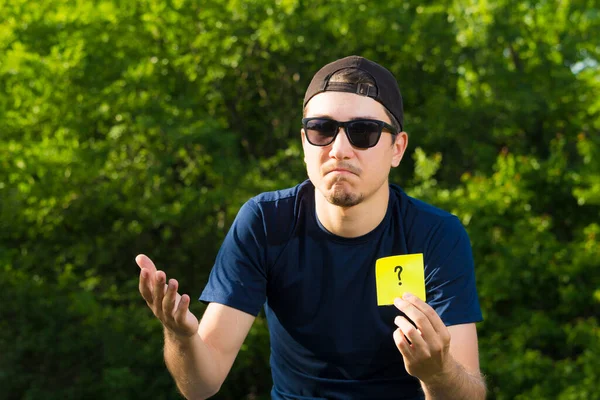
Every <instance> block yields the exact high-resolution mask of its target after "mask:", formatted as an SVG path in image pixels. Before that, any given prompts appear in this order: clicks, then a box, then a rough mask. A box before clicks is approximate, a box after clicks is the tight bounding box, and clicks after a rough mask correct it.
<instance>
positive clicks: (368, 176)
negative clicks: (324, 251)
mask: <svg viewBox="0 0 600 400" xmlns="http://www.w3.org/2000/svg"><path fill="white" fill-rule="evenodd" d="M304 117H305V118H304V119H303V129H302V139H303V140H302V145H303V148H304V156H305V157H304V159H305V162H306V164H307V171H308V175H309V178H310V179H311V181H312V182H313V184H314V185H315V187H316V188H317V189H318V190H319V191H320V192H321V193H322V194H323V196H324V197H325V198H326V199H327V200H328V201H329V202H330V203H331V204H334V205H337V206H341V207H351V206H354V205H357V204H359V203H361V202H363V201H364V200H365V199H368V198H370V197H371V196H372V195H373V194H375V193H378V192H379V191H381V190H385V191H386V193H387V179H388V175H389V172H390V168H392V167H396V166H398V164H399V163H400V160H401V159H402V155H403V153H404V150H405V149H406V144H407V140H408V137H407V135H406V133H405V132H403V131H402V124H403V122H404V121H403V117H404V114H403V109H402V97H401V95H400V90H399V89H398V84H397V82H396V79H395V78H394V76H393V75H392V74H391V73H390V72H389V71H388V70H387V69H385V68H383V67H382V66H380V65H378V64H376V63H374V62H372V61H369V60H367V59H365V58H362V57H357V56H351V57H346V58H343V59H341V60H337V61H335V62H333V63H330V64H327V65H326V66H324V67H323V68H322V69H321V70H319V71H318V72H317V73H316V74H315V76H314V77H313V79H312V81H311V83H310V85H309V87H308V89H307V91H306V95H305V97H304ZM336 121H337V122H338V123H336ZM348 121H352V122H351V123H350V124H344V125H343V126H342V125H341V124H339V122H348ZM388 137H389V138H388ZM384 185H385V188H384ZM382 188H383V189H382Z"/></svg>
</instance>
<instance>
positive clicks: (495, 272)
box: [0, 0, 600, 400]
mask: <svg viewBox="0 0 600 400" xmlns="http://www.w3.org/2000/svg"><path fill="white" fill-rule="evenodd" d="M0 15H2V19H0V90H1V93H2V95H1V96H0V284H1V285H2V287H3V289H4V290H3V291H2V292H1V294H0V301H1V303H0V304H2V306H1V307H0V352H1V354H2V357H0V386H1V387H2V388H3V390H2V393H3V395H4V396H6V398H8V399H37V398H41V397H43V398H49V399H64V398H98V399H103V398H110V399H113V398H131V399H134V398H139V399H146V398H159V399H161V398H163V399H174V398H179V395H178V394H177V392H176V389H175V387H174V385H173V382H172V380H171V379H170V377H169V375H168V373H167V371H166V368H165V367H164V363H163V361H162V337H161V327H160V324H159V323H158V322H157V321H156V320H155V319H154V318H153V317H152V314H151V312H150V311H149V310H148V309H147V307H146V306H145V304H144V302H143V300H142V299H141V297H140V296H139V294H138V292H137V273H138V267H137V266H135V264H134V262H133V258H134V256H135V255H136V254H137V253H140V252H146V253H148V254H149V255H150V256H151V257H152V258H153V259H155V261H156V262H157V264H158V265H159V268H164V269H165V270H166V272H167V274H169V275H170V276H174V277H177V278H178V279H179V280H180V282H181V287H182V291H183V292H187V293H190V294H191V295H192V296H197V295H199V293H200V291H201V290H202V288H203V286H204V283H205V282H206V279H207V276H208V273H209V271H210V268H211V266H212V262H213V261H214V257H215V255H216V252H217V250H218V248H219V245H220V243H221V241H222V238H223V237H224V235H225V233H226V231H227V229H228V227H229V225H230V223H231V221H232V220H233V218H234V216H235V214H236V212H237V210H238V208H239V206H240V205H241V204H242V203H243V202H244V201H245V200H247V199H248V198H249V197H250V196H252V195H254V194H256V193H258V192H260V191H264V190H273V189H276V188H281V187H285V186H290V185H293V184H295V183H297V182H298V181H300V180H302V179H305V176H306V174H305V171H304V165H303V162H302V150H301V147H300V144H299V127H300V123H299V120H300V116H301V113H302V110H301V106H302V98H303V94H304V90H305V88H306V86H307V84H308V81H309V79H310V78H311V77H312V75H313V74H314V72H315V71H316V70H317V69H318V68H319V67H321V66H322V65H323V64H324V63H326V62H329V61H331V60H333V59H335V58H338V57H342V56H345V55H349V54H362V55H364V56H366V57H370V58H372V59H374V60H376V61H378V62H380V63H381V64H383V65H385V66H387V67H388V68H389V69H390V70H391V71H392V72H393V73H394V74H395V75H396V76H397V78H398V81H399V83H400V87H401V90H402V93H403V96H404V99H405V104H406V106H405V108H406V126H407V128H406V129H407V130H408V131H409V134H410V148H409V152H410V151H411V149H416V150H414V157H408V156H407V157H405V159H404V160H403V162H402V165H401V167H400V168H398V170H397V171H395V172H394V173H393V174H392V181H394V182H397V183H400V184H401V185H403V186H405V187H406V188H407V189H408V190H409V191H410V193H411V194H414V195H415V196H418V197H420V198H423V199H424V200H427V201H430V202H432V203H434V204H436V205H438V206H440V207H442V208H445V209H448V210H450V211H452V212H454V213H455V214H457V215H458V216H459V217H460V218H461V219H462V221H463V223H464V224H465V226H466V227H467V229H468V231H469V233H470V236H471V239H472V242H473V251H474V256H475V260H476V265H477V279H478V284H479V292H480V299H481V304H482V308H483V311H484V317H485V321H484V322H483V323H482V324H481V325H480V330H479V333H480V352H481V359H482V369H483V371H484V373H485V374H486V375H487V379H488V386H489V389H490V398H495V399H543V398H559V399H565V400H567V399H568V400H570V399H595V398H599V397H598V393H597V390H596V387H597V382H598V379H599V378H600V364H599V361H598V356H597V355H598V354H600V348H599V343H600V340H599V339H600V328H599V323H600V322H599V319H598V315H600V305H599V303H600V273H599V271H598V262H597V260H598V259H599V255H600V254H599V253H600V247H599V245H598V243H599V240H598V237H599V236H600V224H599V221H600V218H599V217H600V161H599V160H600V139H599V137H600V135H598V133H599V131H600V96H598V93H600V79H598V77H599V76H600V74H599V67H598V62H599V60H600V48H599V47H598V45H597V40H596V37H597V35H596V34H595V32H598V31H600V12H599V11H598V8H597V6H595V4H594V2H592V1H585V0H584V1H578V0H569V1H562V2H553V1H538V2H528V1H517V2H515V1H506V0H499V1H495V2H474V1H466V0H454V1H450V2H448V1H437V2H433V3H432V2H428V3H427V4H425V3H423V2H418V1H414V0H408V1H399V0H389V1H385V2H363V1H359V0H340V1H338V2H333V3H323V2H318V1H315V0H278V1H275V2H273V1H265V0H256V1H240V0H229V1H225V0H221V1H216V0H209V1H203V2H195V1H190V0H170V1H164V0H163V1H160V0H136V1H131V2H124V1H120V0H98V1H91V0H78V1H66V0H48V1H44V2H27V1H25V0H11V1H6V0H0ZM192 307H193V310H194V311H195V312H197V313H198V314H201V313H202V311H203V306H202V305H201V304H193V306H192ZM124 350H125V351H124ZM268 352H269V347H268V332H267V330H266V327H265V321H264V319H263V318H262V316H260V317H259V318H258V319H257V321H256V323H255V325H254V326H253V328H252V330H251V332H250V335H249V337H248V339H247V340H246V342H245V344H244V346H243V348H242V349H241V352H240V355H239V356H238V359H237V361H236V363H235V365H234V367H233V370H232V371H231V373H230V375H229V378H228V380H227V381H226V383H225V385H224V386H223V388H222V390H221V392H220V394H219V395H218V397H219V398H223V399H240V398H268V393H269V390H270V386H271V382H270V374H269V366H268V355H269V354H268Z"/></svg>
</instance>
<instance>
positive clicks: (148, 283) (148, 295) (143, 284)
mask: <svg viewBox="0 0 600 400" xmlns="http://www.w3.org/2000/svg"><path fill="white" fill-rule="evenodd" d="M153 286H154V283H153V277H152V276H151V274H150V273H148V271H146V270H145V269H141V270H140V283H139V289H140V293H141V294H142V297H143V298H144V300H146V302H147V303H148V305H152V300H153V299H152V287H153Z"/></svg>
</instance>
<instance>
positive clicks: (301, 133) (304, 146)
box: [300, 128, 306, 164]
mask: <svg viewBox="0 0 600 400" xmlns="http://www.w3.org/2000/svg"><path fill="white" fill-rule="evenodd" d="M300 138H301V139H302V153H304V164H306V132H304V128H302V129H300Z"/></svg>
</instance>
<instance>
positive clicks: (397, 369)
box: [136, 56, 485, 399]
mask: <svg viewBox="0 0 600 400" xmlns="http://www.w3.org/2000/svg"><path fill="white" fill-rule="evenodd" d="M304 116H305V118H304V119H303V120H302V123H303V128H302V130H301V138H302V146H303V149H304V160H305V162H306V166H307V172H308V177H309V180H307V181H305V182H303V183H301V184H299V185H297V186H296V187H294V188H290V189H285V190H280V191H276V192H270V193H263V194H261V195H259V196H257V197H255V198H253V199H251V200H249V201H248V202H247V203H246V204H245V205H244V206H243V207H242V208H241V210H240V212H239V214H238V216H237V217H236V220H235V221H234V223H233V225H232V227H231V229H230V231H229V233H228V234H227V237H226V238H225V241H224V242H223V245H222V247H221V250H220V251H219V254H218V255H217V259H216V262H215V266H214V268H213V271H212V272H211V276H210V278H209V282H208V285H207V286H206V288H205V289H204V291H203V293H202V295H201V297H200V300H202V301H204V302H207V303H209V305H208V307H207V309H206V311H205V313H204V316H203V317H202V321H201V322H200V323H199V322H198V320H197V319H196V317H195V316H194V315H193V314H192V313H191V312H190V311H189V310H188V306H189V302H190V298H189V296H187V295H183V296H180V295H179V294H177V281H176V280H174V279H170V280H169V282H168V285H166V275H165V274H164V272H162V271H157V270H156V268H155V267H154V265H153V264H152V262H151V261H150V259H148V258H147V257H146V256H143V255H140V256H138V257H137V258H136V261H137V263H138V264H139V266H140V267H141V273H140V292H141V293H142V295H143V297H144V299H146V301H147V303H148V305H149V306H150V307H151V309H152V310H153V312H154V313H155V314H156V316H157V317H158V318H159V319H160V320H161V321H162V323H163V325H164V327H165V330H164V333H165V360H166V364H167V367H168V369H169V371H170V372H171V374H172V375H173V377H174V379H175V381H176V383H177V386H178V388H179V389H180V390H181V392H182V393H183V394H184V396H186V397H187V398H188V399H202V398H206V397H210V396H212V395H214V394H215V393H217V391H218V390H219V388H220V386H221V384H222V383H223V381H224V380H225V378H226V377H227V374H228V372H229V370H230V368H231V366H232V364H233V362H234V359H235V357H236V355H237V353H238V351H239V349H240V347H241V345H242V342H243V341H244V339H245V337H246V334H247V333H248V331H249V329H250V327H251V325H252V322H253V321H254V318H255V316H256V315H257V314H258V312H259V310H260V309H261V308H262V307H263V306H264V308H265V312H266V316H267V320H268V324H269V331H270V337H271V370H272V375H273V389H272V392H271V395H272V398H274V399H422V398H427V399H483V398H484V397H485V386H484V383H483V379H482V377H481V375H480V372H479V358H478V346H477V332H476V328H475V322H477V321H479V320H481V312H480V309H479V303H478V299H477V293H476V290H475V282H474V271H473V260H472V255H471V248H470V244H469V239H468V236H467V234H466V232H465V230H464V228H463V227H462V225H461V224H460V222H459V221H458V219H457V218H456V217H454V216H452V215H451V214H448V213H446V212H444V211H441V210H439V209H437V208H434V207H432V206H430V205H427V204H425V203H423V202H420V201H418V200H416V199H413V198H410V197H409V196H407V195H406V194H405V193H404V192H403V191H402V190H401V189H400V188H399V187H397V186H395V185H390V184H389V182H388V175H389V172H390V169H391V168H392V167H397V166H398V165H399V163H400V161H401V160H402V157H403V155H404V152H405V150H406V147H407V143H408V136H407V134H406V133H405V132H404V131H403V126H402V124H403V108H402V98H401V95H400V90H399V88H398V84H397V83H396V80H395V78H394V77H393V75H392V74H391V73H390V72H389V71H388V70H387V69H385V68H383V67H382V66H380V65H378V64H376V63H374V62H371V61H369V60H367V59H364V58H362V57H356V56H351V57H346V58H343V59H341V60H337V61H335V62H333V63H330V64H328V65H326V66H325V67H323V68H322V69H321V70H320V71H318V72H317V73H316V75H315V76H314V77H313V79H312V81H311V83H310V85H309V87H308V89H307V91H306V95H305V99H304ZM413 253H423V255H424V256H423V257H424V264H425V280H426V291H427V301H428V303H425V302H423V301H422V300H420V299H419V298H417V297H415V296H412V295H410V294H405V295H404V296H403V298H397V299H396V300H395V302H394V306H391V305H389V306H378V305H377V299H376V282H375V262H376V260H378V259H380V258H383V257H387V256H392V255H402V254H413Z"/></svg>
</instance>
